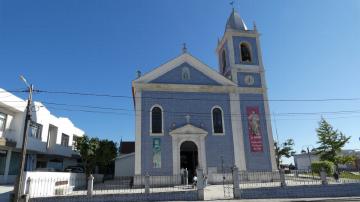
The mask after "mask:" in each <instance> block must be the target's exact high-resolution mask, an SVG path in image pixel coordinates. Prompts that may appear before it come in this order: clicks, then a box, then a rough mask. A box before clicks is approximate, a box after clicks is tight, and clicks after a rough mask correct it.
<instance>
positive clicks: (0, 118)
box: [0, 112, 6, 137]
mask: <svg viewBox="0 0 360 202" xmlns="http://www.w3.org/2000/svg"><path fill="white" fill-rule="evenodd" d="M5 127H6V114H4V113H1V112H0V137H1V136H2V135H3V134H4V131H5Z"/></svg>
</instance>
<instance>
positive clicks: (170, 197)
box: [30, 191, 198, 202]
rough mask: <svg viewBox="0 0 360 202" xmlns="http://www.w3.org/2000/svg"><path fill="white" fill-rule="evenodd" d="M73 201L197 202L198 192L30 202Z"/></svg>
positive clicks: (96, 196)
mask: <svg viewBox="0 0 360 202" xmlns="http://www.w3.org/2000/svg"><path fill="white" fill-rule="evenodd" d="M69 200H71V201H89V202H98V201H101V202H113V201H197V200H198V192H197V191H178V192H160V193H150V194H144V193H142V194H137V193H133V194H125V193H124V194H105V195H94V196H92V197H89V196H86V195H80V196H76V195H75V196H58V197H47V198H31V199H30V202H53V201H57V202H68V201H69Z"/></svg>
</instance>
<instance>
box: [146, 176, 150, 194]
mask: <svg viewBox="0 0 360 202" xmlns="http://www.w3.org/2000/svg"><path fill="white" fill-rule="evenodd" d="M148 193H150V175H149V174H146V175H145V194H148Z"/></svg>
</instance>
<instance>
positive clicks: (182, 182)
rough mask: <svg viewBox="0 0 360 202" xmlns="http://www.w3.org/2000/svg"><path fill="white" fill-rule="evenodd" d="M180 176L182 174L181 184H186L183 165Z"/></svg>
mask: <svg viewBox="0 0 360 202" xmlns="http://www.w3.org/2000/svg"><path fill="white" fill-rule="evenodd" d="M180 176H181V184H185V169H184V168H183V167H181V169H180Z"/></svg>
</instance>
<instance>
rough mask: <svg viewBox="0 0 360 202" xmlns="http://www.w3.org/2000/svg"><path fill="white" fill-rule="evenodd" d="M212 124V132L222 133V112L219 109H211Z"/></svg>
mask: <svg viewBox="0 0 360 202" xmlns="http://www.w3.org/2000/svg"><path fill="white" fill-rule="evenodd" d="M211 113H212V123H213V132H214V133H215V134H216V133H217V134H222V133H224V126H223V124H224V119H223V112H222V110H221V108H220V107H214V108H213V109H212V112H211Z"/></svg>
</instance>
